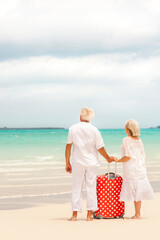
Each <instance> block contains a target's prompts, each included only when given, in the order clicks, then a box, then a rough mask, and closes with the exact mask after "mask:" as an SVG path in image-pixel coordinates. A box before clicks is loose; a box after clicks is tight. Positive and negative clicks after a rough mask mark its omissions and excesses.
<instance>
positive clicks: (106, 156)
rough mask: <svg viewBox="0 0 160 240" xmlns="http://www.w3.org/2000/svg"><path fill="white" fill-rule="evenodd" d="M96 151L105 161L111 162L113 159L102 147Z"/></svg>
mask: <svg viewBox="0 0 160 240" xmlns="http://www.w3.org/2000/svg"><path fill="white" fill-rule="evenodd" d="M98 152H99V153H100V154H101V155H102V156H103V157H104V158H105V159H106V160H107V162H109V163H110V162H113V161H114V157H110V156H109V155H108V154H107V152H106V150H105V148H104V147H102V148H100V149H98Z"/></svg>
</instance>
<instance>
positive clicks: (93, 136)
mask: <svg viewBox="0 0 160 240" xmlns="http://www.w3.org/2000/svg"><path fill="white" fill-rule="evenodd" d="M93 117H94V112H93V110H92V109H89V108H83V109H82V110H81V113H80V122H79V123H78V124H75V125H73V126H72V127H71V128H70V129H69V134H68V139H67V145H66V151H65V157H66V171H67V172H69V173H71V172H72V179H73V184H72V211H73V215H72V217H71V218H70V220H71V221H76V220H77V212H81V207H82V185H83V181H84V179H85V184H86V192H87V211H88V212H87V220H88V221H91V220H92V212H93V211H96V210H97V209H98V207H97V194H96V176H97V169H98V166H99V165H100V161H99V159H98V152H99V153H100V154H101V155H102V156H103V157H104V158H105V159H106V160H107V162H109V163H110V162H112V161H114V157H111V156H109V155H108V154H107V152H106V150H105V148H104V143H103V139H102V137H101V134H100V132H99V130H98V129H97V128H96V127H94V126H93V125H92V124H91V123H90V121H91V119H92V118H93ZM72 144H73V152H72V165H71V163H70V156H71V147H72Z"/></svg>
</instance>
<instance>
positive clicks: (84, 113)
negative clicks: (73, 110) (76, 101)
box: [80, 107, 94, 122]
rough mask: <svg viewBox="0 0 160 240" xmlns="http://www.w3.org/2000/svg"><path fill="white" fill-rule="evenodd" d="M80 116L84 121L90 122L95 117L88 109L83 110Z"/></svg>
mask: <svg viewBox="0 0 160 240" xmlns="http://www.w3.org/2000/svg"><path fill="white" fill-rule="evenodd" d="M80 116H81V119H82V120H84V121H88V122H90V121H91V119H92V118H93V117H94V111H93V110H92V109H91V108H88V107H85V108H82V109H81V113H80Z"/></svg>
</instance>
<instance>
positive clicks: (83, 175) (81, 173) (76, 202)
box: [72, 162, 98, 212]
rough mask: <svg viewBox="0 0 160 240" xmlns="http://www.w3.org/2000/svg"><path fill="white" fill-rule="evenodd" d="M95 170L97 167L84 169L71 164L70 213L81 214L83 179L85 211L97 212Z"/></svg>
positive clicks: (78, 165)
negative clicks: (76, 212) (84, 184)
mask: <svg viewBox="0 0 160 240" xmlns="http://www.w3.org/2000/svg"><path fill="white" fill-rule="evenodd" d="M97 169H98V167H97V166H92V167H85V166H82V165H81V164H79V163H75V162H74V163H73V164H72V180H73V183H72V211H78V212H81V209H82V188H83V181H84V179H85V183H86V191H87V210H92V211H96V210H98V206H97V191H96V179H97Z"/></svg>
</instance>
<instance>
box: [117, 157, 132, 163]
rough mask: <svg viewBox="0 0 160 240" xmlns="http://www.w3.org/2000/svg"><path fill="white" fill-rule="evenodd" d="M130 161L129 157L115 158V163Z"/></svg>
mask: <svg viewBox="0 0 160 240" xmlns="http://www.w3.org/2000/svg"><path fill="white" fill-rule="evenodd" d="M130 159H131V158H130V157H126V156H124V157H122V158H120V159H118V158H115V162H127V161H129V160H130Z"/></svg>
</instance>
